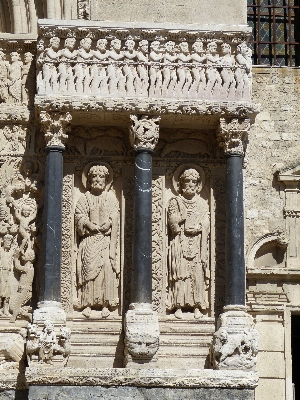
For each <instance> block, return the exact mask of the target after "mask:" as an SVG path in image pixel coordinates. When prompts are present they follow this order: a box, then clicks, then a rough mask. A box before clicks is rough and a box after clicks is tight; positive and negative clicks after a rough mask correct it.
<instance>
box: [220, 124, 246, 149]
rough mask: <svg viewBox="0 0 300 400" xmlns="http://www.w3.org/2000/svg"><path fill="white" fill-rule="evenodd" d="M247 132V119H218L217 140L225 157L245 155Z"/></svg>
mask: <svg viewBox="0 0 300 400" xmlns="http://www.w3.org/2000/svg"><path fill="white" fill-rule="evenodd" d="M249 130H250V120H249V119H248V118H220V127H219V131H218V137H217V139H218V142H219V145H220V146H221V147H223V149H224V152H225V154H226V155H230V154H241V155H244V154H245V151H246V143H247V139H248V133H249Z"/></svg>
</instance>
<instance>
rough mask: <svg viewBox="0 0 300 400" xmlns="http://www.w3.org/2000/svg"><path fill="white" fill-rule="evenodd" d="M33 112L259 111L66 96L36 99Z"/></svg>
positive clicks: (252, 106)
mask: <svg viewBox="0 0 300 400" xmlns="http://www.w3.org/2000/svg"><path fill="white" fill-rule="evenodd" d="M35 106H36V109H37V110H49V111H52V110H57V109H61V110H64V111H69V112H76V111H87V112H96V111H101V112H115V113H126V114H131V113H139V114H149V115H158V114H177V115H202V116H214V117H216V118H218V117H221V116H223V117H236V118H245V117H248V116H251V115H255V114H257V113H258V112H259V111H260V104H257V103H251V102H244V101H239V102H238V101H237V102H233V101H232V102H230V101H226V102H225V101H224V102H221V101H219V102H218V101H205V100H175V99H172V100H166V99H149V100H147V99H136V98H126V99H125V98H123V99H110V98H106V99H104V98H99V97H94V96H89V97H86V98H85V97H81V98H78V97H76V96H68V97H65V98H64V97H62V96H61V97H56V96H36V97H35Z"/></svg>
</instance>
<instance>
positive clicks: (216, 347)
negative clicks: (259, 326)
mask: <svg viewBox="0 0 300 400" xmlns="http://www.w3.org/2000/svg"><path fill="white" fill-rule="evenodd" d="M249 129H250V121H249V120H248V119H238V118H233V119H230V118H221V120H220V129H219V135H218V140H219V144H220V145H221V146H222V147H223V148H224V151H225V154H226V157H227V161H226V241H225V243H226V244H225V262H226V281H225V285H226V289H225V293H226V296H225V307H224V312H223V314H221V315H220V316H219V319H218V321H217V331H216V332H215V333H214V338H213V351H212V356H213V357H212V361H213V366H214V368H215V369H235V370H238V369H242V370H253V369H255V366H256V363H257V353H258V332H257V331H256V329H254V322H253V318H252V316H251V315H250V314H248V313H247V309H246V306H245V304H246V298H245V297H246V270H245V257H244V251H245V250H244V204H243V200H244V198H243V157H244V151H245V148H246V142H247V137H248V131H249ZM245 343H247V345H246V346H245ZM228 348H233V349H238V348H243V349H244V350H243V352H230V353H228Z"/></svg>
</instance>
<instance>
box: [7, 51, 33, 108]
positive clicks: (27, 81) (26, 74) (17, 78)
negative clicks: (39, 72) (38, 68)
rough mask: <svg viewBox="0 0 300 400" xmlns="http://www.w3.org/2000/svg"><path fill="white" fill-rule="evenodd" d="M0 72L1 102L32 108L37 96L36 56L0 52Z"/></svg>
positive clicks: (14, 52) (26, 53) (27, 53)
mask: <svg viewBox="0 0 300 400" xmlns="http://www.w3.org/2000/svg"><path fill="white" fill-rule="evenodd" d="M22 60H23V61H22ZM0 70H1V72H0V102H3V103H8V104H18V105H21V104H24V105H29V106H31V105H32V104H33V98H34V94H35V64H34V55H33V54H32V53H31V52H28V51H27V52H25V53H23V52H18V51H12V52H10V53H5V52H4V51H2V50H0Z"/></svg>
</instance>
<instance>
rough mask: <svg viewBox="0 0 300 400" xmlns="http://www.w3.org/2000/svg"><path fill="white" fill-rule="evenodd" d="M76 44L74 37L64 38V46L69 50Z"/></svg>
mask: <svg viewBox="0 0 300 400" xmlns="http://www.w3.org/2000/svg"><path fill="white" fill-rule="evenodd" d="M75 44H76V39H75V38H67V39H66V40H65V47H66V48H67V49H69V50H73V49H74V47H75Z"/></svg>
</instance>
